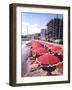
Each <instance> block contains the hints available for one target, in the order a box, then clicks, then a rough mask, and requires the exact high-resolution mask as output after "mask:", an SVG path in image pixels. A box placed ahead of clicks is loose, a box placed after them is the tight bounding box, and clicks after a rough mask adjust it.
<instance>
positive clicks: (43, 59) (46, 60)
mask: <svg viewBox="0 0 72 90" xmlns="http://www.w3.org/2000/svg"><path fill="white" fill-rule="evenodd" d="M37 61H38V62H40V64H45V65H53V64H57V63H58V62H60V59H59V58H58V57H56V56H53V55H51V54H48V53H46V54H44V55H42V56H40V57H39V58H37Z"/></svg>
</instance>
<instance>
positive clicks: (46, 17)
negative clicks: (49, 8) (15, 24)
mask: <svg viewBox="0 0 72 90" xmlns="http://www.w3.org/2000/svg"><path fill="white" fill-rule="evenodd" d="M57 16H58V18H61V19H62V18H63V15H62V14H48V13H47V14H44V13H42V14H40V13H24V12H22V13H21V18H22V35H27V34H34V33H40V32H41V29H45V28H47V26H46V25H47V23H48V22H49V21H50V20H51V19H54V18H57Z"/></svg>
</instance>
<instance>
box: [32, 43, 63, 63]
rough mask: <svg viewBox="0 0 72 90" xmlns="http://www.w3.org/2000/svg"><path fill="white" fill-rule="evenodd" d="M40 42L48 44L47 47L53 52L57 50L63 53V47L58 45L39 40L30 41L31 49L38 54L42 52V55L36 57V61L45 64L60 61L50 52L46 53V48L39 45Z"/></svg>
mask: <svg viewBox="0 0 72 90" xmlns="http://www.w3.org/2000/svg"><path fill="white" fill-rule="evenodd" d="M41 44H45V45H46V46H48V48H49V49H51V50H52V51H54V52H58V53H61V54H63V49H62V48H61V47H59V46H54V45H52V44H51V45H49V43H48V44H47V43H45V42H44V43H43V42H42V43H41V41H40V42H39V41H33V42H32V51H33V52H35V53H38V54H42V56H40V57H38V58H37V61H38V62H40V64H45V65H53V64H56V63H58V62H60V59H59V58H58V57H57V56H54V55H52V54H49V53H47V50H46V49H45V48H43V47H42V46H41Z"/></svg>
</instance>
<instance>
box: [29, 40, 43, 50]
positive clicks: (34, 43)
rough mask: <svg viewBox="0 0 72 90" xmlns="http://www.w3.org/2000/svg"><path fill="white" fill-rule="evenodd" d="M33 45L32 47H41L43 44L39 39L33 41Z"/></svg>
mask: <svg viewBox="0 0 72 90" xmlns="http://www.w3.org/2000/svg"><path fill="white" fill-rule="evenodd" d="M31 46H32V49H36V48H39V47H41V44H40V43H39V42H37V41H33V42H32V45H31Z"/></svg>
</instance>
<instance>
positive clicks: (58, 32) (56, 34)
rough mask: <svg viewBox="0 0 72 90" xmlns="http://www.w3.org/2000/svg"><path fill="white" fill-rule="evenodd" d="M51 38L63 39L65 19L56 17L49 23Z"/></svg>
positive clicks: (48, 28)
mask: <svg viewBox="0 0 72 90" xmlns="http://www.w3.org/2000/svg"><path fill="white" fill-rule="evenodd" d="M47 30H48V38H49V39H63V19H59V18H54V19H52V20H51V21H50V22H49V23H48V24H47Z"/></svg>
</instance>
